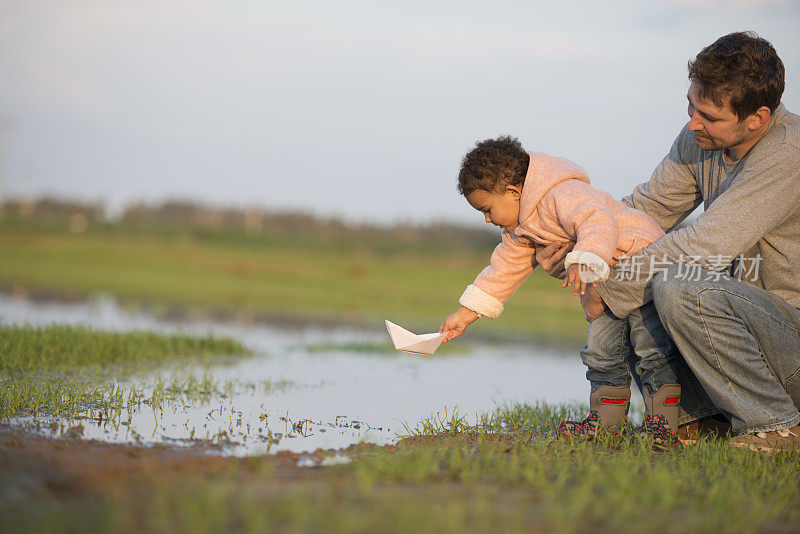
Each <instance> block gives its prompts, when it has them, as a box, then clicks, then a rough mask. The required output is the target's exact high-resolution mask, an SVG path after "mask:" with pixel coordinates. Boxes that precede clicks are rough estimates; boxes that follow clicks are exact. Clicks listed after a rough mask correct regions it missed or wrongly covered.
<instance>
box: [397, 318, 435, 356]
mask: <svg viewBox="0 0 800 534" xmlns="http://www.w3.org/2000/svg"><path fill="white" fill-rule="evenodd" d="M386 329H387V330H389V335H390V336H391V337H392V343H394V348H395V349H397V350H401V351H403V352H410V353H411V354H424V355H426V356H432V355H433V353H434V352H436V349H438V348H439V345H441V344H442V339H444V334H420V335H417V334H413V333H411V332H409V331H408V330H406V329H405V328H403V327H402V326H398V325H396V324H394V323H393V322H391V321H386Z"/></svg>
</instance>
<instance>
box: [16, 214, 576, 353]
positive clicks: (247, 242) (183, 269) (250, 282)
mask: <svg viewBox="0 0 800 534" xmlns="http://www.w3.org/2000/svg"><path fill="white" fill-rule="evenodd" d="M490 253H491V247H487V248H486V249H485V250H484V249H479V250H476V249H473V248H463V247H462V248H452V247H449V248H448V247H440V248H435V247H431V246H430V245H429V244H425V245H419V246H417V245H414V244H398V243H394V244H392V243H388V244H387V243H381V242H371V241H365V242H359V241H355V240H351V241H349V242H348V241H347V240H346V239H339V240H328V241H326V240H315V239H312V238H304V239H295V240H290V239H285V238H280V237H274V236H266V237H263V238H261V239H245V238H244V237H241V236H240V237H239V238H235V237H234V236H227V235H221V236H220V235H204V234H198V233H191V232H167V231H156V230H152V231H148V232H145V231H141V230H138V229H131V228H126V227H121V226H105V227H100V228H97V229H93V230H91V231H87V232H86V233H83V234H78V235H75V234H71V233H69V232H65V231H61V230H58V229H54V228H50V227H42V226H41V225H40V226H35V225H24V224H19V223H18V222H17V223H15V224H11V223H10V222H8V221H6V222H5V223H0V255H2V257H3V261H2V262H0V287H4V288H6V289H7V290H8V289H13V290H15V291H23V288H25V289H27V290H28V291H31V292H34V293H35V292H45V293H48V294H50V293H54V294H61V295H70V296H77V297H82V296H86V295H89V294H91V293H93V292H107V293H110V294H113V295H115V296H116V297H118V298H119V299H121V300H122V301H123V302H126V303H129V304H142V305H147V306H151V307H154V308H156V309H158V308H165V307H170V306H180V307H184V308H186V309H189V310H214V311H219V312H221V313H228V314H230V315H232V316H233V315H235V314H239V315H250V316H253V317H259V316H271V317H274V316H281V317H289V318H292V317H294V318H297V319H304V318H308V317H313V318H316V319H320V320H326V321H336V322H340V321H356V322H361V323H369V324H374V325H378V324H380V321H382V320H383V319H390V320H392V321H394V322H399V323H401V324H404V325H407V326H410V327H412V328H415V329H420V330H424V331H433V330H435V329H436V328H437V327H438V326H439V324H441V321H442V320H443V319H444V317H445V316H447V315H448V314H450V313H452V312H453V311H455V309H456V308H457V307H458V297H459V296H460V295H461V292H462V291H463V290H464V288H465V287H466V286H467V285H468V284H469V283H470V282H471V281H472V280H473V279H474V278H475V276H476V275H477V273H478V272H480V270H481V269H482V268H483V267H485V265H486V263H487V261H488V260H489V256H490ZM585 331H586V323H585V321H584V320H583V313H582V312H581V310H580V306H579V304H578V302H577V299H576V298H575V297H574V296H573V295H572V294H571V293H570V292H569V291H567V290H565V289H562V288H561V287H560V284H559V282H558V281H556V280H553V279H552V278H549V277H547V275H546V274H544V273H542V272H535V273H534V275H533V276H531V278H530V279H529V280H528V281H527V282H526V283H525V284H524V285H523V287H522V288H521V289H520V290H519V291H518V292H517V293H516V294H515V295H514V296H513V297H512V298H511V299H510V300H509V302H508V303H507V306H506V311H505V313H504V314H503V315H502V316H501V317H500V318H499V319H496V320H488V319H486V320H481V321H479V322H478V323H476V325H475V326H473V327H471V328H470V331H469V332H470V333H473V332H474V334H473V335H484V336H487V335H495V336H504V335H508V334H511V335H514V336H517V337H526V338H539V339H546V340H562V341H563V340H568V341H570V342H574V343H577V342H579V340H581V339H582V338H583V337H584V336H585Z"/></svg>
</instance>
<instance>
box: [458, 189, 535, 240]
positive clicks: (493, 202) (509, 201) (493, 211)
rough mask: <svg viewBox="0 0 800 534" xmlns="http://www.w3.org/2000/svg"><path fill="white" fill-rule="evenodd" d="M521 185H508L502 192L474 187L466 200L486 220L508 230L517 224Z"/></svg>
mask: <svg viewBox="0 0 800 534" xmlns="http://www.w3.org/2000/svg"><path fill="white" fill-rule="evenodd" d="M521 193H522V191H521V187H517V186H514V185H509V186H507V187H506V189H505V191H503V192H490V191H484V190H483V189H476V190H475V191H471V192H470V193H468V194H467V202H469V205H470V206H472V207H473V208H475V209H476V210H478V211H480V212H482V213H483V214H484V217H485V218H486V222H487V223H489V224H493V225H495V226H499V227H500V228H504V229H506V230H508V231H509V232H510V231H512V230H514V228H516V227H517V225H518V224H519V197H520V194H521Z"/></svg>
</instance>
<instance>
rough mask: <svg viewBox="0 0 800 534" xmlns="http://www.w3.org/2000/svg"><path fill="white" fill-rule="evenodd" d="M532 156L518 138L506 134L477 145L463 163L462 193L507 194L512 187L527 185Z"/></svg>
mask: <svg viewBox="0 0 800 534" xmlns="http://www.w3.org/2000/svg"><path fill="white" fill-rule="evenodd" d="M529 161H530V156H528V153H527V152H525V149H523V148H522V143H520V142H519V139H517V138H516V137H511V136H509V135H505V136H502V137H498V138H497V139H486V140H484V141H480V142H478V143H476V144H475V148H473V149H472V150H470V151H469V152H467V155H466V156H464V159H463V160H462V161H461V170H460V171H459V173H458V192H459V193H461V194H462V195H464V196H466V195H468V194H470V193H471V192H473V191H476V190H483V191H489V192H500V191H503V190H504V189H505V188H506V187H507V186H509V185H521V184H522V183H524V182H525V175H526V174H527V172H528V162H529Z"/></svg>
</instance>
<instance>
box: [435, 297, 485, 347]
mask: <svg viewBox="0 0 800 534" xmlns="http://www.w3.org/2000/svg"><path fill="white" fill-rule="evenodd" d="M478 317H480V316H479V315H478V314H477V313H475V312H474V311H472V310H470V309H469V308H465V307H464V306H461V307H460V308H459V309H458V311H456V312H455V313H453V314H451V315H448V316H447V317H446V318H445V320H444V322H443V323H442V326H440V327H439V333H440V334H445V333H446V334H447V335H446V336H444V339H443V340H442V343H447V342H448V341H452V340H454V339H455V338H457V337H458V336H460V335H461V334H463V333H464V330H466V329H467V327H468V326H469V325H471V324H472V323H474V322H475V321H476V320H477V319H478Z"/></svg>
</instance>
